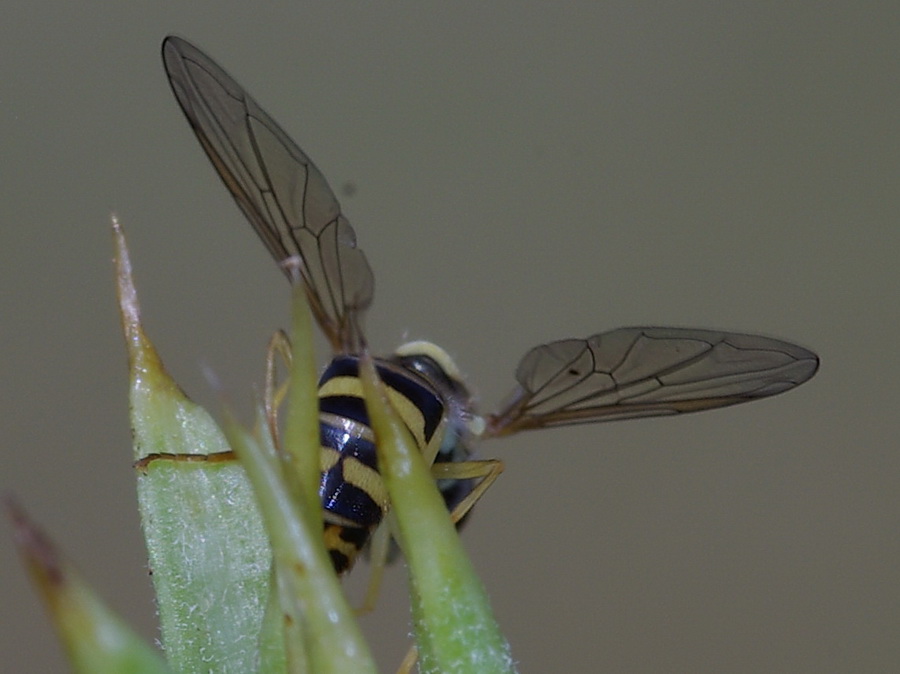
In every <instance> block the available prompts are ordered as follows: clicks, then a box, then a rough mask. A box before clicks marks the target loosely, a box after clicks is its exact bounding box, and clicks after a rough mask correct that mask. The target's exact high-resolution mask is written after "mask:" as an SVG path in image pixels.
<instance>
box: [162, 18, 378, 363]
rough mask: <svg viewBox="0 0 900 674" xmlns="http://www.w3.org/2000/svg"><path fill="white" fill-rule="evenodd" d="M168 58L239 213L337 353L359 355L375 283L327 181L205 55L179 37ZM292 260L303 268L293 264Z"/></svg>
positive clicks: (168, 43) (175, 85) (181, 99)
mask: <svg viewBox="0 0 900 674" xmlns="http://www.w3.org/2000/svg"><path fill="white" fill-rule="evenodd" d="M162 52H163V62H164V64H165V68H166V73H167V74H168V76H169V83H170V84H171V85H172V91H173V92H174V93H175V98H177V99H178V103H179V105H180V106H181V109H182V110H183V111H184V114H185V115H186V116H187V118H188V122H190V125H191V128H192V129H193V130H194V133H196V134H197V138H198V139H199V141H200V144H201V145H202V146H203V149H204V150H205V151H206V154H207V156H208V157H209V159H210V161H211V162H212V164H213V166H215V168H216V171H218V172H219V176H220V177H221V178H222V181H223V182H224V183H225V186H226V187H227V188H228V190H229V191H230V192H231V195H232V196H233V197H234V199H235V201H237V204H238V206H240V208H241V210H242V211H243V212H244V215H246V216H247V219H248V220H249V221H250V224H252V225H253V228H254V229H255V230H256V233H257V234H259V236H260V238H261V239H262V240H263V242H264V243H265V244H266V247H267V248H268V249H269V252H270V253H271V254H272V256H273V257H274V258H275V260H276V261H277V262H279V263H280V264H282V266H283V268H285V272H286V273H287V274H288V277H289V278H291V280H292V281H293V280H294V279H295V278H297V273H298V272H299V276H300V278H301V279H302V281H303V283H304V286H305V288H306V291H307V295H308V297H309V301H310V304H311V306H312V309H313V312H314V314H315V316H316V319H317V321H318V322H319V325H320V326H321V327H322V330H323V331H324V332H325V334H326V336H327V337H328V339H329V341H330V342H331V344H332V347H333V348H334V350H335V351H337V352H355V351H357V350H358V347H359V339H360V335H359V333H358V330H359V328H358V326H359V322H360V320H361V317H362V313H363V312H364V311H365V309H366V308H367V307H368V306H369V305H370V304H371V302H372V293H373V288H374V284H375V281H374V278H373V276H372V271H371V269H370V267H369V263H368V262H367V261H366V257H365V255H364V254H363V252H362V251H361V250H359V249H358V248H357V247H356V235H355V234H354V232H353V228H352V227H351V226H350V223H349V222H348V221H347V219H346V218H345V217H344V216H343V215H342V214H341V207H340V205H339V204H338V202H337V199H336V198H335V196H334V193H333V192H332V191H331V188H330V187H329V186H328V183H326V182H325V178H324V177H322V174H321V173H320V172H319V170H318V169H317V168H316V166H315V164H313V163H312V161H311V160H310V158H309V157H307V156H306V154H304V153H303V151H302V150H301V149H300V148H299V147H297V145H296V144H295V143H294V142H293V141H292V140H291V139H290V138H289V137H288V136H287V134H286V133H285V132H284V131H282V129H281V127H279V126H278V124H276V123H275V121H274V120H273V119H272V118H271V117H269V115H267V114H266V112H265V111H264V110H263V109H262V108H260V107H259V105H257V103H256V101H254V100H253V99H252V98H251V97H250V96H249V95H248V94H247V92H245V91H244V90H243V89H242V88H241V86H240V85H239V84H238V83H237V82H235V81H234V80H233V79H232V78H231V77H230V76H229V75H228V73H226V72H225V71H224V70H222V68H220V67H219V66H218V65H217V64H216V63H215V62H214V61H213V60H212V59H210V58H209V57H208V56H206V55H205V54H204V53H203V52H201V51H200V50H199V49H197V48H196V47H194V46H193V45H191V44H190V43H188V42H185V41H184V40H182V39H180V38H177V37H171V36H170V37H167V38H166V39H165V41H164V42H163V47H162ZM292 258H299V260H300V264H299V265H294V266H291V265H289V264H284V263H285V262H288V261H290V260H291V259H292ZM297 266H299V269H298V270H297V269H295V268H296V267H297Z"/></svg>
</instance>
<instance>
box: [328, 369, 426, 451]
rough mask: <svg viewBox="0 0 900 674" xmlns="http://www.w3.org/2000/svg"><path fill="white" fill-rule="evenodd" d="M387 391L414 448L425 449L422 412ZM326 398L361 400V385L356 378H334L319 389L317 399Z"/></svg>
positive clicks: (389, 390)
mask: <svg viewBox="0 0 900 674" xmlns="http://www.w3.org/2000/svg"><path fill="white" fill-rule="evenodd" d="M385 388H386V389H387V394H388V400H390V402H391V405H392V406H393V407H394V409H395V410H396V411H397V414H398V415H399V416H400V418H401V419H402V420H403V423H404V425H405V426H406V427H407V428H408V429H409V432H410V433H412V436H413V439H414V440H415V442H416V446H418V447H419V449H423V448H424V447H425V417H424V416H423V415H422V411H421V410H420V409H419V408H418V407H416V406H415V405H414V404H413V403H412V402H411V401H410V400H409V398H407V397H406V396H404V395H403V394H401V393H399V392H397V391H396V390H395V389H392V388H391V387H390V386H386V387H385ZM328 396H352V397H355V398H362V397H363V394H362V383H361V382H360V380H359V378H358V377H334V378H333V379H329V380H328V381H327V382H325V383H324V384H323V385H322V387H321V388H320V389H319V397H320V398H325V397H328Z"/></svg>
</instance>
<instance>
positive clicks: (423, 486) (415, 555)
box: [360, 355, 515, 674]
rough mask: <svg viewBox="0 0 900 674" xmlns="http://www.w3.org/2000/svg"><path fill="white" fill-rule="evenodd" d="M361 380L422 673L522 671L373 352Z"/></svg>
mask: <svg viewBox="0 0 900 674" xmlns="http://www.w3.org/2000/svg"><path fill="white" fill-rule="evenodd" d="M360 376H361V379H362V383H363V391H364V393H365V398H366V409H367V410H368V413H369V420H370V422H371V424H372V429H373V430H374V431H375V437H376V446H377V451H378V468H379V472H380V473H381V476H382V478H383V479H384V481H385V485H386V486H387V490H388V494H389V495H390V499H391V508H392V513H393V515H394V517H395V519H396V522H397V535H398V537H399V541H398V542H399V544H400V547H401V549H402V550H403V554H404V556H405V557H406V560H407V562H408V564H409V575H410V598H411V600H412V614H413V626H414V631H415V639H416V646H417V648H418V650H419V657H420V660H421V665H420V667H421V668H420V671H422V672H428V673H432V672H434V673H438V672H472V673H479V674H483V673H485V672H497V673H499V672H507V673H508V672H513V671H515V667H514V664H513V661H512V656H511V655H510V650H509V645H508V644H507V642H506V640H505V639H504V638H503V635H502V634H501V633H500V630H499V627H498V625H497V622H496V620H495V619H494V616H493V613H492V611H491V608H490V603H489V601H488V597H487V593H486V592H485V590H484V587H483V586H482V584H481V581H480V580H479V579H478V577H477V575H476V574H475V570H474V568H473V567H472V564H471V562H470V561H469V558H468V557H467V556H466V553H465V550H464V549H463V546H462V542H461V541H460V539H459V536H458V535H457V532H456V527H455V526H454V525H453V523H452V521H451V520H450V517H449V516H448V513H447V507H446V505H445V503H444V499H443V498H442V497H441V495H440V492H439V491H438V489H437V486H436V483H435V480H434V478H433V477H432V476H431V472H430V469H429V466H428V465H427V463H426V462H425V459H424V458H423V456H422V454H421V452H420V451H419V449H418V448H417V447H416V444H415V441H414V440H413V438H412V436H411V435H410V433H409V431H408V430H407V429H406V427H405V426H404V425H403V422H402V421H401V420H400V418H399V417H398V415H397V414H396V413H395V411H394V410H393V408H392V406H391V404H390V402H389V400H388V398H387V396H386V394H385V391H384V387H383V385H382V383H381V382H380V381H379V379H378V375H377V372H376V370H375V367H374V363H373V362H372V359H371V358H370V357H369V356H368V355H365V356H364V357H363V358H362V359H361V365H360Z"/></svg>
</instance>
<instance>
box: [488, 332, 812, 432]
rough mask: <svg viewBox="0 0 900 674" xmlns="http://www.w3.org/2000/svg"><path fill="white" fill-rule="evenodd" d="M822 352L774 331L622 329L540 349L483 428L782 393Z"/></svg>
mask: <svg viewBox="0 0 900 674" xmlns="http://www.w3.org/2000/svg"><path fill="white" fill-rule="evenodd" d="M818 366H819V359H818V357H817V356H816V355H815V354H814V353H812V352H811V351H807V350H806V349H803V348H801V347H799V346H795V345H794V344H789V343H787V342H782V341H779V340H777V339H770V338H768V337H758V336H756V335H742V334H735V333H727V332H713V331H710V330H691V329H681V328H620V329H618V330H612V331H610V332H604V333H601V334H599V335H594V336H593V337H588V338H587V339H565V340H561V341H558V342H551V343H549V344H544V345H542V346H538V347H536V348H534V349H532V350H531V351H529V352H528V353H527V354H525V357H524V358H523V359H522V361H521V362H520V363H519V367H518V370H517V371H516V379H517V380H518V382H519V385H518V387H517V388H516V390H515V391H514V392H513V394H512V395H511V396H510V398H509V399H508V402H507V403H506V404H505V405H504V406H503V408H502V409H501V411H500V412H498V413H497V414H496V415H494V416H493V417H491V418H490V419H489V423H488V429H487V431H486V435H489V436H497V435H507V434H509V433H515V432H517V431H520V430H524V429H526V428H540V427H544V426H557V425H562V424H576V423H586V422H592V421H613V420H616V419H633V418H637V417H650V416H659V415H667V414H681V413H684V412H697V411H700V410H707V409H713V408H715V407H725V406H727V405H734V404H737V403H742V402H746V401H750V400H756V399H757V398H765V397H766V396H771V395H776V394H778V393H783V392H784V391H787V390H789V389H792V388H794V387H795V386H799V385H800V384H802V383H803V382H805V381H806V380H807V379H809V378H810V377H812V376H813V374H815V372H816V369H817V368H818Z"/></svg>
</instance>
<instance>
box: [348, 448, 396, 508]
mask: <svg viewBox="0 0 900 674" xmlns="http://www.w3.org/2000/svg"><path fill="white" fill-rule="evenodd" d="M341 467H342V469H343V471H344V481H346V482H349V483H350V484H352V485H353V486H354V487H358V488H359V489H362V490H363V491H364V492H366V494H368V495H369V498H371V499H372V500H373V501H375V503H377V504H378V505H379V506H380V507H381V509H382V510H386V509H387V507H388V502H389V499H388V493H387V489H386V488H385V486H384V480H382V479H381V475H379V474H378V471H375V470H372V469H371V468H369V467H368V466H367V465H366V464H364V463H362V462H360V461H359V460H357V459H355V458H353V457H352V456H346V457H344V462H343V465H342V466H341Z"/></svg>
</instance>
